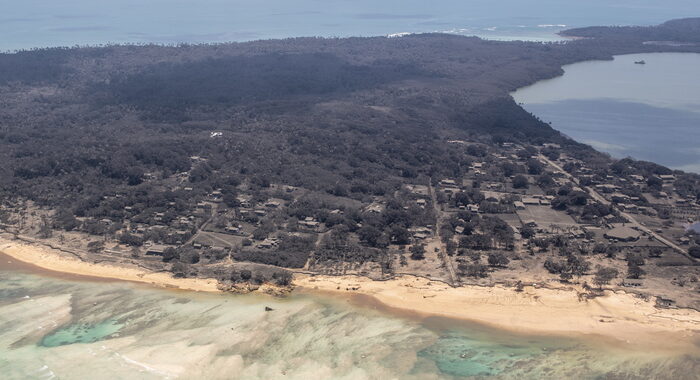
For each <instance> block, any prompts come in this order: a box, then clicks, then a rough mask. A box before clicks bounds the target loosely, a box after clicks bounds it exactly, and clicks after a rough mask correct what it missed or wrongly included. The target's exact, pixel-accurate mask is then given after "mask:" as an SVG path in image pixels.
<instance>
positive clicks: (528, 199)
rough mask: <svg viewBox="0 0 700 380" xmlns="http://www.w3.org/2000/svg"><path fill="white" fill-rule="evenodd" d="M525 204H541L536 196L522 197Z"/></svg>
mask: <svg viewBox="0 0 700 380" xmlns="http://www.w3.org/2000/svg"><path fill="white" fill-rule="evenodd" d="M522 202H523V204H525V205H527V206H539V205H540V200H539V199H537V198H534V197H523V199H522Z"/></svg>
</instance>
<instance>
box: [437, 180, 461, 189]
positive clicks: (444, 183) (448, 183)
mask: <svg viewBox="0 0 700 380" xmlns="http://www.w3.org/2000/svg"><path fill="white" fill-rule="evenodd" d="M440 185H442V186H444V187H453V188H456V187H457V182H455V180H453V179H443V180H442V181H440Z"/></svg>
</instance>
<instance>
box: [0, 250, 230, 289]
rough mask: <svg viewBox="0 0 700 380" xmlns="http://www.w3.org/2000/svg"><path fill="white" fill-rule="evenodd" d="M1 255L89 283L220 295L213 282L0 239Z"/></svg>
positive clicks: (216, 284)
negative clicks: (96, 261) (124, 283)
mask: <svg viewBox="0 0 700 380" xmlns="http://www.w3.org/2000/svg"><path fill="white" fill-rule="evenodd" d="M0 253H2V254H4V255H5V256H8V257H11V258H12V259H14V260H17V261H20V262H22V263H25V264H29V265H30V266H34V267H37V268H40V269H42V270H46V271H50V272H55V273H61V274H69V275H75V276H79V277H83V279H88V280H98V281H99V280H114V281H128V282H135V283H142V284H147V285H150V286H155V287H159V288H168V289H181V290H189V291H197V292H216V293H221V290H220V289H219V288H218V281H216V280H215V279H202V278H175V277H173V276H172V275H170V274H169V273H165V272H150V271H147V270H145V269H141V268H136V267H128V266H126V265H120V266H117V265H109V264H102V263H101V264H93V263H89V262H86V261H82V260H78V259H76V258H74V257H67V256H66V255H63V254H61V253H60V252H59V251H58V250H56V249H52V248H49V247H42V246H38V245H35V244H29V243H26V242H23V241H21V240H9V239H6V238H0Z"/></svg>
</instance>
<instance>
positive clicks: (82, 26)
mask: <svg viewBox="0 0 700 380" xmlns="http://www.w3.org/2000/svg"><path fill="white" fill-rule="evenodd" d="M5 3H7V4H5ZM11 3H12V4H10V2H8V1H5V2H4V3H3V5H5V6H3V7H2V14H1V15H0V35H2V36H3V38H2V39H0V50H3V51H4V50H14V49H28V48H34V47H44V46H74V45H76V44H78V45H85V44H91V45H94V44H106V43H181V42H187V43H201V42H228V41H249V40H256V39H268V38H287V37H300V36H322V37H348V36H378V35H379V36H381V35H390V34H398V33H426V32H445V33H455V34H463V35H478V36H482V37H485V38H491V39H501V40H502V39H507V40H512V39H526V40H538V41H552V40H560V39H561V38H560V37H558V36H557V35H556V33H557V32H559V31H560V30H562V29H566V28H571V27H581V26H591V25H651V24H658V23H661V22H664V21H667V20H669V19H673V18H680V17H693V16H698V15H700V2H697V1H695V0H667V1H663V2H660V1H658V0H588V1H580V0H537V1H522V0H441V1H437V2H431V1H425V0H382V1H376V0H353V1H346V0H325V1H319V0H297V1H288V0H266V1H259V0H199V1H172V0H149V1H142V0H120V1H112V0H89V1H88V0H64V1H44V0H24V1H21V2H20V1H14V2H11Z"/></svg>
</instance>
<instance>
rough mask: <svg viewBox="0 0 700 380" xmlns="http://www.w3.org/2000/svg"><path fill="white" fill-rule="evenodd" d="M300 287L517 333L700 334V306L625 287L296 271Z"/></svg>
mask: <svg viewBox="0 0 700 380" xmlns="http://www.w3.org/2000/svg"><path fill="white" fill-rule="evenodd" d="M295 283H296V285H297V286H298V287H300V288H301V289H308V290H312V291H322V292H326V293H331V294H333V293H335V294H346V295H354V294H360V295H367V296H371V297H373V298H374V299H376V300H377V301H379V302H381V304H383V305H386V306H387V307H389V308H391V309H394V310H403V311H411V312H414V313H418V314H421V315H423V316H442V317H448V318H453V319H461V320H469V321H473V322H478V323H482V324H485V325H488V326H492V327H496V328H500V329H507V330H511V331H514V332H518V333H526V334H543V335H550V334H555V335H559V334H561V335H591V336H602V337H608V338H612V339H613V340H615V341H617V342H620V343H626V344H641V345H645V346H648V347H653V348H655V349H664V348H667V349H677V348H679V347H680V346H690V347H693V348H694V349H697V346H696V343H694V342H695V341H696V340H697V339H698V337H700V312H698V311H696V310H691V309H658V308H656V307H654V299H653V297H652V298H651V299H650V300H643V299H641V298H639V297H636V296H634V295H632V294H627V293H624V292H612V291H606V294H605V296H602V297H598V298H595V299H593V300H588V301H585V300H584V301H579V298H578V292H577V290H576V289H567V288H563V287H562V288H561V289H558V288H557V289H552V288H544V287H538V288H535V287H532V286H526V287H525V288H524V289H523V291H522V292H516V291H515V290H514V289H513V288H507V287H503V286H494V287H485V286H462V287H458V288H452V287H450V286H448V285H446V284H442V283H439V282H435V281H430V280H427V279H424V278H418V277H412V276H404V277H401V278H398V279H396V280H391V281H372V280H369V279H366V278H361V277H328V276H303V277H302V276H297V279H296V280H295Z"/></svg>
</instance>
